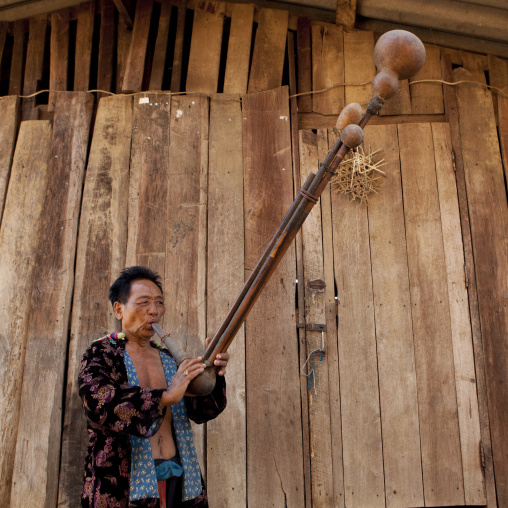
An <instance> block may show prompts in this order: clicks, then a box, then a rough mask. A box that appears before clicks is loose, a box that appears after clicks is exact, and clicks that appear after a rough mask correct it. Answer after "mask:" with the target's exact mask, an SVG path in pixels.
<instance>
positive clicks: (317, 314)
mask: <svg viewBox="0 0 508 508" xmlns="http://www.w3.org/2000/svg"><path fill="white" fill-rule="evenodd" d="M299 150H300V179H301V181H300V186H301V184H303V182H305V180H306V179H307V177H308V176H309V174H310V173H314V174H315V173H317V171H318V169H319V159H318V147H317V134H314V133H313V132H312V131H310V132H309V131H300V140H299ZM302 240H303V256H302V257H303V271H304V277H303V279H302V280H301V281H300V280H299V281H298V283H299V284H303V287H304V292H305V321H304V322H303V323H302V324H303V325H305V324H309V325H310V324H322V325H326V300H327V294H326V293H329V292H330V291H333V286H332V287H325V288H323V287H322V285H319V283H318V282H316V281H321V283H324V279H325V275H324V266H323V241H322V235H321V207H320V206H317V205H316V206H314V208H313V209H312V211H311V213H310V214H309V216H308V217H307V219H306V220H305V222H304V224H303V227H302ZM312 283H314V285H313V284H312ZM331 341H336V336H335V335H334V334H333V330H332V334H330V333H329V332H328V331H326V332H318V331H311V330H307V331H306V332H305V346H306V354H305V357H306V365H305V367H303V365H302V367H303V368H304V371H303V373H304V374H307V376H310V377H309V378H308V380H309V384H308V390H307V396H308V405H309V406H308V407H309V423H310V460H311V485H312V504H313V506H316V507H327V506H332V505H334V506H335V505H337V504H338V500H337V499H336V498H335V497H334V476H333V466H332V465H333V459H332V447H331V443H332V437H331V428H330V427H331V425H332V422H331V421H330V389H329V386H328V370H329V365H328V354H327V351H328V348H327V346H326V344H328V342H331ZM318 350H320V351H318ZM321 351H322V352H323V355H324V356H323V357H321ZM325 351H326V353H325ZM332 358H333V357H332ZM332 367H333V361H332ZM331 466H332V467H331Z"/></svg>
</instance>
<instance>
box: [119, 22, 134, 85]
mask: <svg viewBox="0 0 508 508" xmlns="http://www.w3.org/2000/svg"><path fill="white" fill-rule="evenodd" d="M131 40H132V30H129V29H128V28H127V26H126V25H125V23H124V21H123V20H122V19H119V20H118V25H117V39H116V88H115V91H116V93H120V92H121V91H122V85H123V77H124V74H125V67H126V65H127V56H128V55H129V48H130V47H131Z"/></svg>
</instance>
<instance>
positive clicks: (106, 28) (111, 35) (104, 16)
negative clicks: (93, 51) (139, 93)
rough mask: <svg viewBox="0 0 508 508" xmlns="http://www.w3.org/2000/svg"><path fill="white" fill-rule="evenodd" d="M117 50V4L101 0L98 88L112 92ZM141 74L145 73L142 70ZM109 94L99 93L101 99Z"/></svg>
mask: <svg viewBox="0 0 508 508" xmlns="http://www.w3.org/2000/svg"><path fill="white" fill-rule="evenodd" d="M114 52H115V6H114V4H113V2H112V0H101V26H100V35H99V58H98V60H99V61H98V64H97V89H98V90H104V91H106V92H110V91H111V90H112V87H113V61H114ZM141 74H143V73H142V72H141ZM104 95H107V94H101V93H99V94H97V96H98V98H99V99H100V98H101V97H102V96H104Z"/></svg>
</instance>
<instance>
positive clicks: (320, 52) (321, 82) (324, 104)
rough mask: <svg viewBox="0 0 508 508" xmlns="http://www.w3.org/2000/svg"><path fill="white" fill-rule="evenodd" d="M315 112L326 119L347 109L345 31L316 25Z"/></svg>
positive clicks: (313, 34) (313, 39)
mask: <svg viewBox="0 0 508 508" xmlns="http://www.w3.org/2000/svg"><path fill="white" fill-rule="evenodd" d="M311 36H312V89H313V91H314V92H321V91H322V90H327V89H328V88H331V90H328V91H327V92H322V93H315V94H314V95H313V96H312V110H313V111H315V112H316V113H321V114H323V115H333V114H338V113H340V112H341V111H342V108H343V107H344V86H343V83H344V40H343V31H342V29H341V28H339V27H337V26H335V25H332V24H329V23H319V24H312V26H311Z"/></svg>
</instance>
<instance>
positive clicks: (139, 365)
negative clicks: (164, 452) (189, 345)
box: [128, 348, 168, 388]
mask: <svg viewBox="0 0 508 508" xmlns="http://www.w3.org/2000/svg"><path fill="white" fill-rule="evenodd" d="M128 353H129V356H130V357H131V360H132V363H133V364H134V368H135V369H136V374H137V375H138V380H139V386H143V387H146V388H167V386H168V385H167V382H166V375H165V374H164V367H163V366H162V361H161V358H160V354H159V351H158V350H157V349H154V348H150V350H149V351H146V352H141V353H139V352H136V351H128Z"/></svg>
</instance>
